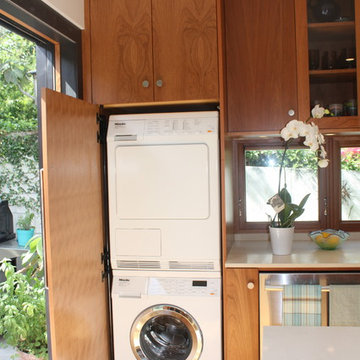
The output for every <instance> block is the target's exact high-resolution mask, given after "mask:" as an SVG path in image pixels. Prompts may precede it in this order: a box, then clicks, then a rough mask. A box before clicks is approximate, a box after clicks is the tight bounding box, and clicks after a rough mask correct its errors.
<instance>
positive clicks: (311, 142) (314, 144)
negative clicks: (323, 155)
mask: <svg viewBox="0 0 360 360" xmlns="http://www.w3.org/2000/svg"><path fill="white" fill-rule="evenodd" d="M304 145H305V146H308V147H309V148H310V150H311V151H317V150H318V149H319V143H318V141H317V138H316V136H313V135H309V136H307V137H306V138H305V141H304Z"/></svg>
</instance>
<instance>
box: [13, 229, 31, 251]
mask: <svg viewBox="0 0 360 360" xmlns="http://www.w3.org/2000/svg"><path fill="white" fill-rule="evenodd" d="M33 236H34V229H30V230H20V229H16V237H17V241H18V244H19V246H23V247H25V245H26V244H27V242H28V241H29V240H30V239H31V238H32V237H33Z"/></svg>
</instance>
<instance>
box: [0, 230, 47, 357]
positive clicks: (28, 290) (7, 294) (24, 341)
mask: <svg viewBox="0 0 360 360" xmlns="http://www.w3.org/2000/svg"><path fill="white" fill-rule="evenodd" d="M28 246H29V251H28V252H27V253H26V254H25V256H23V258H22V264H23V268H22V269H21V270H18V271H16V269H15V267H14V266H13V265H12V264H11V262H10V260H9V259H3V260H2V261H1V262H0V270H1V271H3V272H4V273H5V277H6V281H4V282H3V283H1V284H0V303H1V306H0V335H1V336H3V337H4V339H5V341H6V343H7V344H9V345H11V346H14V347H16V348H17V349H19V350H20V351H23V352H26V353H29V354H33V355H36V356H37V357H39V358H40V359H47V358H48V355H47V352H48V350H47V333H46V305H45V290H44V269H43V257H42V256H43V255H42V254H43V249H42V238H41V237H40V236H35V237H33V238H32V239H30V240H29V244H28Z"/></svg>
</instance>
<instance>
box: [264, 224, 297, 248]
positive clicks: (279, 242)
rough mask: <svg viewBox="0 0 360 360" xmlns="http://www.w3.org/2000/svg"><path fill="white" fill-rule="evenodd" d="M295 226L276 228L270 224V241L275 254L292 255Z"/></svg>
mask: <svg viewBox="0 0 360 360" xmlns="http://www.w3.org/2000/svg"><path fill="white" fill-rule="evenodd" d="M294 229H295V228H294V227H291V228H274V227H271V226H269V230H270V242H271V248H272V251H273V254H274V255H290V254H291V250H292V244H293V240H294Z"/></svg>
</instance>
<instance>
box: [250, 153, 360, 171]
mask: <svg viewBox="0 0 360 360" xmlns="http://www.w3.org/2000/svg"><path fill="white" fill-rule="evenodd" d="M283 152H284V150H282V149H279V150H251V151H246V152H245V156H246V166H266V167H267V166H274V167H278V166H280V164H281V158H282V155H283ZM270 164H271V165H270ZM284 167H285V168H294V169H296V168H310V169H314V170H316V169H317V167H318V166H317V158H316V155H315V154H314V152H313V151H310V150H304V149H288V150H287V153H286V158H285V159H284ZM341 168H342V169H343V170H355V171H360V150H359V148H346V149H344V150H342V152H341Z"/></svg>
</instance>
